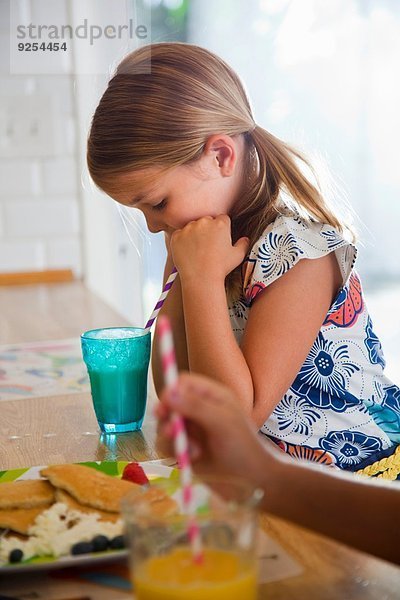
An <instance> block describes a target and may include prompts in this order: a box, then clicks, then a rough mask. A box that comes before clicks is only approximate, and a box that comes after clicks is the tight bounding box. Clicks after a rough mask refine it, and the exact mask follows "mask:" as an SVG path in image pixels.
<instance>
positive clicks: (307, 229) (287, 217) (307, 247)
mask: <svg viewBox="0 0 400 600" xmlns="http://www.w3.org/2000/svg"><path fill="white" fill-rule="evenodd" d="M278 240H279V242H280V243H283V242H285V245H289V246H295V245H296V244H297V246H298V247H299V248H301V249H302V251H303V252H305V253H306V254H307V255H309V254H310V255H312V254H313V253H316V254H319V253H320V252H325V253H329V252H331V251H332V250H336V249H337V248H340V247H343V246H348V245H349V244H350V245H352V246H353V247H354V244H353V243H352V242H351V241H350V239H348V238H347V236H346V235H345V234H344V233H341V232H340V231H338V230H337V229H335V227H333V226H332V225H329V224H328V223H321V222H319V221H315V220H313V219H310V218H305V217H302V216H300V215H299V214H298V213H294V212H293V213H289V212H287V213H282V214H279V215H278V216H277V217H276V219H275V220H274V221H272V223H270V224H269V225H268V226H267V227H266V228H265V230H264V231H263V233H262V235H261V236H260V238H259V239H258V240H257V241H256V243H255V244H254V246H253V248H252V251H253V250H254V249H255V248H257V247H259V246H260V245H269V244H272V243H273V242H275V243H277V242H278ZM310 258H314V257H313V256H310Z"/></svg>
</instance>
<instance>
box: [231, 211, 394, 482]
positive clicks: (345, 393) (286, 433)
mask: <svg viewBox="0 0 400 600" xmlns="http://www.w3.org/2000/svg"><path fill="white" fill-rule="evenodd" d="M330 252H334V253H335V256H336V258H337V261H338V264H339V267H340V271H341V275H342V280H343V284H342V287H341V289H340V290H339V292H338V294H337V297H336V299H335V300H334V302H333V304H332V306H331V307H330V309H329V311H328V313H327V315H326V317H325V320H324V322H323V324H322V327H321V329H320V331H319V333H318V336H317V338H316V340H315V342H314V344H313V346H312V348H311V350H310V352H309V354H308V356H307V358H306V360H305V361H304V363H303V365H302V367H301V369H300V371H299V373H298V375H297V376H296V378H295V380H294V381H293V383H292V385H291V386H290V388H289V389H288V390H287V392H286V393H285V394H284V396H283V398H282V399H281V400H280V402H279V403H278V404H277V406H276V407H275V409H274V411H273V412H272V414H271V415H270V416H269V418H268V419H267V420H266V421H265V423H264V425H263V426H262V427H261V429H260V432H261V433H263V434H265V435H266V436H268V437H269V438H270V439H272V440H273V441H274V442H275V443H276V444H278V446H279V447H280V448H281V449H282V450H284V451H285V452H287V453H288V454H290V455H292V456H293V457H297V458H305V459H308V460H312V461H317V462H321V463H325V464H329V465H332V466H336V467H339V468H341V469H348V470H353V471H355V470H358V469H360V468H363V467H365V466H366V465H367V464H370V463H372V462H374V461H376V460H378V459H379V458H380V457H381V456H386V455H387V454H388V453H390V450H388V449H390V448H392V447H393V449H394V447H395V446H396V445H397V444H399V443H400V389H399V387H398V386H396V385H395V384H394V383H392V382H391V381H390V380H389V379H388V378H387V377H386V376H385V373H384V367H385V360H384V357H383V352H382V346H381V343H380V341H379V339H378V337H377V336H376V334H375V333H374V330H373V325H372V321H371V317H370V316H369V314H368V310H367V307H366V304H365V300H364V297H363V292H362V288H361V283H360V278H359V276H358V275H357V272H356V271H355V269H354V264H355V261H356V257H357V249H356V247H355V246H354V245H353V244H352V243H350V242H349V241H347V240H346V239H345V238H344V236H343V235H342V234H340V233H339V232H338V231H337V230H336V229H334V228H333V227H332V226H330V225H326V224H321V223H317V222H313V221H311V222H309V221H305V220H303V219H302V218H300V217H299V216H296V215H294V216H289V215H279V216H278V217H277V218H276V220H275V221H274V222H273V223H271V224H270V225H269V226H268V227H267V228H266V230H265V231H264V233H263V235H262V236H261V237H260V239H259V240H258V241H257V242H256V244H254V246H253V247H252V249H251V251H250V254H249V256H248V257H247V259H246V260H245V262H244V263H243V271H242V273H243V294H242V296H241V298H240V299H239V300H237V301H236V302H235V303H234V304H232V305H231V306H229V316H230V320H231V326H232V329H233V332H234V334H235V337H236V340H237V342H238V343H239V345H240V342H241V339H242V335H243V332H244V329H245V327H246V321H247V318H248V314H249V310H251V305H252V302H253V301H254V299H255V298H256V296H257V294H259V293H261V292H262V290H263V289H264V288H266V287H267V286H268V285H270V284H271V283H272V282H274V281H275V280H276V279H278V277H281V276H282V275H284V273H286V272H287V271H288V270H289V269H291V268H292V267H293V266H294V265H296V264H297V263H298V262H299V261H300V260H302V259H304V258H307V259H315V258H319V257H322V256H325V255H326V254H328V253H330ZM299 317H301V311H299Z"/></svg>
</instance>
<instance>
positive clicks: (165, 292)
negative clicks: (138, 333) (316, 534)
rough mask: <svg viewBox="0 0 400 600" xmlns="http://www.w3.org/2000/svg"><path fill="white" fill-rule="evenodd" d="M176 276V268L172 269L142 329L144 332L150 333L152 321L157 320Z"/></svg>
mask: <svg viewBox="0 0 400 600" xmlns="http://www.w3.org/2000/svg"><path fill="white" fill-rule="evenodd" d="M177 275H178V271H177V269H176V267H174V268H173V269H172V271H171V275H170V276H169V277H168V279H167V281H166V283H165V285H164V288H163V291H162V292H161V296H160V297H159V299H158V302H157V304H156V305H155V307H154V310H153V312H152V313H151V316H150V319H149V320H148V321H147V323H146V325H145V327H144V329H145V331H146V332H147V331H150V329H151V326H152V325H153V323H154V321H155V320H156V319H157V316H158V313H159V312H160V310H161V307H162V305H163V304H164V302H165V298H166V297H167V296H168V292H169V290H170V289H171V288H172V285H173V283H174V281H175V279H176V276H177Z"/></svg>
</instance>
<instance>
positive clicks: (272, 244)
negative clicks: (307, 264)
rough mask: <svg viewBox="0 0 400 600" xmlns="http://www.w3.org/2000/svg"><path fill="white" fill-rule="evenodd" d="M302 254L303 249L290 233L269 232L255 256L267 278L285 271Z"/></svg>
mask: <svg viewBox="0 0 400 600" xmlns="http://www.w3.org/2000/svg"><path fill="white" fill-rule="evenodd" d="M302 254H303V251H302V250H301V248H299V247H298V246H297V245H296V239H295V237H294V236H293V235H292V234H291V233H287V234H285V235H279V234H277V233H273V232H271V233H269V234H268V236H267V240H266V242H265V243H264V244H261V246H260V248H259V251H258V254H257V258H258V259H259V261H260V266H261V271H262V272H263V274H264V276H265V277H266V278H268V277H270V276H271V275H275V276H277V277H279V276H280V275H283V274H284V273H286V271H287V270H288V269H290V267H291V266H292V265H293V264H294V263H295V262H296V260H297V259H298V257H299V256H300V255H302Z"/></svg>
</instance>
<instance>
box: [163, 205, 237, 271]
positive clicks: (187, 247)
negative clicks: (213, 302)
mask: <svg viewBox="0 0 400 600" xmlns="http://www.w3.org/2000/svg"><path fill="white" fill-rule="evenodd" d="M248 245H249V240H248V238H246V237H243V238H240V239H239V240H238V241H237V242H236V243H235V244H234V245H232V237H231V220H230V218H229V217H228V215H218V216H217V217H202V218H201V219H198V220H197V221H191V222H190V223H188V224H187V225H186V226H185V227H184V228H183V229H178V230H176V231H174V233H173V234H172V236H171V242H170V249H171V253H172V257H173V261H174V265H175V266H176V268H177V269H178V272H179V275H180V277H181V280H182V281H187V280H188V279H191V278H193V279H195V280H198V279H200V278H201V279H204V278H205V277H206V278H207V281H216V282H219V281H222V282H223V281H225V277H226V276H227V275H228V273H230V272H231V271H233V269H235V267H237V266H238V265H240V263H241V262H243V260H244V258H245V256H246V252H247V249H248Z"/></svg>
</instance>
